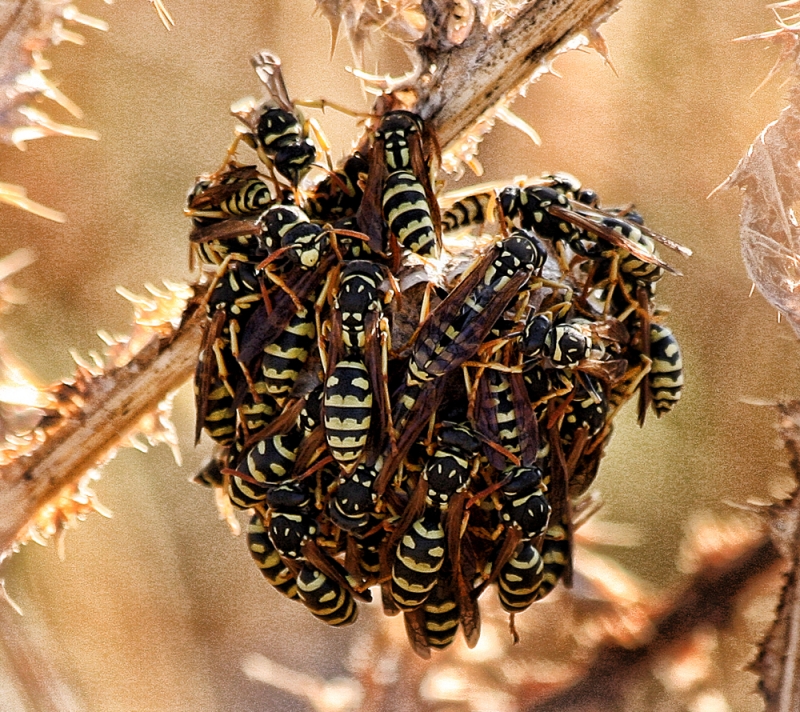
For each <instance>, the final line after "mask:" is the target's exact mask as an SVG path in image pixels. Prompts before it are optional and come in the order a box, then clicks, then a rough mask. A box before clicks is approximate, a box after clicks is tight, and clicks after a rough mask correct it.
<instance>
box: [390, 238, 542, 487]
mask: <svg viewBox="0 0 800 712" xmlns="http://www.w3.org/2000/svg"><path fill="white" fill-rule="evenodd" d="M534 239H535V238H534ZM543 264H544V262H543V259H542V253H541V252H540V251H539V249H538V247H537V246H536V245H535V244H534V242H533V241H532V240H531V239H529V236H528V235H527V234H525V233H521V232H520V233H514V234H512V235H511V236H510V237H508V238H507V239H505V240H504V241H502V242H500V243H499V244H497V245H495V246H494V247H493V248H492V249H491V250H489V251H488V252H487V253H486V255H485V256H484V257H483V259H481V260H480V261H479V262H478V263H477V264H476V265H475V266H474V268H473V269H472V270H470V271H469V272H468V273H467V274H466V275H464V277H463V278H462V280H461V282H460V283H459V284H458V286H456V287H455V289H453V290H452V291H451V292H450V294H449V295H448V296H447V298H445V299H444V300H443V301H442V302H441V303H440V304H439V305H438V306H437V307H436V309H434V310H433V311H432V312H431V313H430V314H429V315H428V318H427V319H426V320H425V322H424V323H423V324H422V326H421V327H420V329H419V331H418V333H417V337H416V339H415V340H414V344H413V346H412V348H411V353H410V355H409V361H408V366H407V368H406V374H405V379H404V383H403V384H402V385H401V387H400V388H399V389H398V391H397V392H396V393H395V396H394V400H395V405H394V408H393V410H392V422H393V427H394V428H396V429H397V432H398V433H399V437H398V440H397V445H396V447H395V446H394V444H393V443H392V448H391V450H392V452H391V454H389V453H387V458H386V463H387V464H385V465H384V467H383V470H382V472H381V475H380V477H379V480H378V483H377V490H378V493H379V494H380V493H382V492H383V490H384V489H385V487H386V483H387V482H388V479H389V477H390V476H391V473H392V471H393V469H394V467H396V466H397V464H398V463H399V462H400V461H402V458H403V457H404V456H405V454H406V452H407V451H408V449H409V448H410V447H411V445H412V444H413V443H414V442H416V440H417V436H418V435H419V433H420V431H421V429H422V428H423V427H425V424H426V422H427V420H428V418H429V417H430V415H431V413H432V412H433V411H434V410H435V409H436V407H437V405H438V401H439V399H440V398H441V395H442V389H441V386H442V385H443V384H444V383H445V377H446V376H447V375H448V374H450V373H452V372H453V371H454V370H455V369H457V368H458V367H460V366H461V365H462V364H463V363H464V362H465V361H466V360H467V359H469V358H470V357H472V356H473V355H474V354H475V352H476V351H477V350H478V348H479V347H480V345H481V343H482V342H483V340H484V339H485V338H486V336H487V335H488V333H489V332H490V331H491V329H492V327H493V325H494V323H495V322H496V321H497V319H498V317H499V316H500V315H501V314H502V313H503V312H504V311H505V309H506V307H507V306H508V305H509V303H510V302H511V300H512V299H513V298H514V297H515V296H517V294H518V293H519V290H521V289H522V287H523V286H524V285H525V284H526V283H527V282H528V280H529V279H530V277H531V275H532V274H533V272H534V271H535V270H538V269H541V267H542V266H543Z"/></svg>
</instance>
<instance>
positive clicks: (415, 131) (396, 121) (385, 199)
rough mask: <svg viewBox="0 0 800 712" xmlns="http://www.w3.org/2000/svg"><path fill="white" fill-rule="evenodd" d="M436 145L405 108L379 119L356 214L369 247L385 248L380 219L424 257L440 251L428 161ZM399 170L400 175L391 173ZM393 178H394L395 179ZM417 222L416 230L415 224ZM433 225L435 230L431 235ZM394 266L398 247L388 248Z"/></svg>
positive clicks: (397, 261)
mask: <svg viewBox="0 0 800 712" xmlns="http://www.w3.org/2000/svg"><path fill="white" fill-rule="evenodd" d="M438 150H439V149H438V145H437V144H436V140H435V137H434V136H433V134H432V132H430V131H428V129H427V127H426V126H425V123H424V122H423V121H422V119H421V118H420V117H419V116H417V115H416V114H413V113H411V112H409V111H389V112H387V113H386V114H384V115H383V116H382V117H381V118H380V123H379V125H378V128H377V129H376V131H375V136H374V141H373V144H372V147H371V149H370V153H369V159H368V160H369V171H368V178H367V183H366V186H365V190H364V198H363V199H362V201H361V207H360V208H359V211H358V214H357V218H358V224H359V225H360V227H361V230H362V231H363V232H365V233H366V234H367V235H369V237H370V247H371V248H372V249H373V251H375V252H384V251H385V250H384V245H383V242H384V217H386V219H387V220H388V221H389V222H390V224H391V227H392V229H391V234H392V235H393V236H394V237H395V238H396V239H397V240H399V241H400V244H401V245H402V244H403V240H404V239H406V240H407V242H408V244H407V245H405V246H406V247H407V248H408V249H413V246H416V247H417V249H418V250H420V254H422V255H423V256H436V255H438V254H439V252H440V249H441V219H440V215H439V204H438V202H437V201H436V196H435V194H434V192H433V188H432V187H431V168H430V166H431V160H432V158H433V157H434V155H436V156H438ZM395 174H398V175H395ZM393 176H394V177H393ZM418 222H419V223H420V225H419V229H422V230H423V232H418V227H417V226H416V223H418ZM431 228H432V230H433V232H432V234H431ZM390 251H391V252H392V254H393V255H394V261H395V265H399V264H400V250H399V247H398V246H397V245H393V246H392V249H391V250H390Z"/></svg>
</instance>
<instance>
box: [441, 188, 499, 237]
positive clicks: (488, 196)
mask: <svg viewBox="0 0 800 712" xmlns="http://www.w3.org/2000/svg"><path fill="white" fill-rule="evenodd" d="M494 199H495V194H494V192H486V193H475V194H473V195H467V196H465V197H463V198H460V199H459V200H456V201H455V202H454V203H452V204H451V205H450V207H448V208H447V210H445V211H444V212H442V227H443V229H444V231H445V232H455V231H456V230H460V229H462V228H466V227H470V226H472V225H482V224H483V223H485V222H486V221H487V220H488V213H489V208H490V206H491V205H492V204H493V202H494Z"/></svg>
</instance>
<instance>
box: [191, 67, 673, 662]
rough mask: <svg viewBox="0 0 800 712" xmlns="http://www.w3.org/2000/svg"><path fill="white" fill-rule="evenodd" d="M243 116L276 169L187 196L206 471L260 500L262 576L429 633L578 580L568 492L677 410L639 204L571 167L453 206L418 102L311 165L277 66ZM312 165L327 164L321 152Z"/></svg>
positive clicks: (249, 505) (255, 169) (238, 171)
mask: <svg viewBox="0 0 800 712" xmlns="http://www.w3.org/2000/svg"><path fill="white" fill-rule="evenodd" d="M254 64H255V66H256V70H257V72H258V74H259V77H260V78H261V79H262V81H264V83H265V84H266V85H267V87H268V89H269V91H270V98H269V99H268V100H266V101H264V102H263V103H261V104H260V105H258V106H255V107H253V108H252V109H251V110H250V111H249V112H248V113H246V114H243V115H241V116H240V117H241V118H243V121H245V124H246V130H244V131H242V132H241V133H240V136H239V138H240V140H244V141H245V142H246V143H247V144H248V145H250V146H251V147H252V148H254V149H255V150H256V152H257V154H258V156H259V158H260V160H261V162H262V163H263V165H262V166H242V165H239V164H237V163H235V162H234V161H232V160H231V158H230V156H231V155H232V151H231V152H229V156H228V159H227V160H226V162H225V164H224V165H223V167H222V168H221V169H220V170H219V171H217V173H215V174H212V175H209V176H204V177H202V178H201V179H199V180H198V182H197V183H196V185H195V186H194V188H193V189H192V191H191V192H190V195H189V203H188V210H187V212H188V214H189V215H190V216H191V217H192V220H193V223H194V227H193V230H192V234H191V241H192V243H193V245H194V247H195V252H196V254H197V256H198V257H199V260H200V261H201V262H202V264H203V267H204V269H205V271H206V273H207V275H208V278H209V279H208V282H209V283H208V289H207V292H206V295H205V309H206V313H207V316H208V325H207V329H206V335H205V340H204V344H203V348H202V351H201V353H200V358H199V362H198V366H197V375H196V384H195V385H196V397H197V436H198V438H199V436H200V433H201V431H202V430H205V431H206V432H207V433H208V435H210V436H211V438H213V439H214V440H215V441H216V442H217V443H218V451H217V455H216V458H215V459H214V461H213V462H211V463H209V465H208V466H207V467H206V468H205V469H204V470H203V471H202V472H201V473H200V475H198V478H197V479H198V481H202V482H205V483H206V484H211V485H214V486H216V487H218V488H219V489H220V490H222V491H224V493H225V497H226V498H227V500H229V502H230V503H231V504H232V505H233V506H234V507H237V508H240V509H242V510H248V511H251V512H252V519H251V520H250V525H249V529H248V534H247V539H248V545H249V548H250V552H251V554H252V556H253V558H254V559H255V561H256V563H257V565H258V566H259V568H260V569H261V571H262V573H263V574H264V577H265V578H266V579H267V580H268V581H269V582H270V583H271V584H272V585H273V586H274V587H275V588H277V589H278V591H280V592H281V593H283V594H284V595H286V596H287V597H289V598H291V599H294V600H297V601H299V602H302V603H303V604H304V605H305V606H307V607H308V608H309V610H310V611H311V612H312V613H313V614H314V615H315V616H317V617H318V618H320V619H321V620H323V621H324V622H326V623H328V624H330V625H335V626H341V625H347V624H350V623H352V622H353V621H355V619H356V617H357V613H358V608H357V601H359V600H361V601H368V600H371V592H370V588H372V587H375V586H380V593H381V597H382V602H383V606H384V609H385V611H386V612H387V613H389V614H394V613H397V612H399V611H402V612H403V613H404V616H405V620H406V627H407V630H408V633H409V637H410V640H411V642H412V644H413V646H414V648H415V649H416V650H417V651H418V652H420V653H421V654H426V653H427V651H428V649H429V648H431V647H433V648H444V647H446V646H447V645H449V644H450V643H451V642H452V641H453V639H454V638H455V635H456V632H457V630H458V628H459V626H460V627H461V628H462V630H463V633H464V635H465V637H466V640H467V642H468V643H469V644H470V645H473V644H475V643H476V642H477V639H478V636H479V631H480V616H479V608H478V598H479V596H480V595H481V594H482V593H483V591H484V590H485V589H486V588H488V587H495V588H496V590H497V593H498V596H499V599H500V603H501V605H502V606H503V607H504V608H505V609H506V610H507V611H509V612H510V613H511V614H512V615H513V614H515V613H517V612H520V611H522V610H524V609H526V608H527V607H528V606H530V605H531V604H532V603H533V602H535V601H537V600H539V599H541V598H543V597H544V596H546V595H547V594H548V593H549V592H550V591H551V590H552V589H553V587H554V586H555V585H556V583H557V582H558V581H559V580H560V579H562V578H564V579H565V580H566V581H567V582H569V579H570V576H571V533H572V527H573V517H572V503H574V502H576V501H578V499H579V498H580V497H581V496H582V495H583V494H584V493H585V492H586V490H587V488H588V487H589V485H590V484H591V482H592V480H593V479H594V477H595V474H596V472H597V468H598V465H599V461H600V457H601V454H602V451H603V447H604V445H605V443H606V442H607V440H608V437H609V435H610V433H611V428H612V420H613V417H614V415H615V414H616V413H617V411H618V410H619V408H620V406H621V405H622V404H623V403H624V402H625V401H627V400H628V399H630V398H631V397H632V396H633V395H634V393H636V392H637V391H638V392H639V393H640V415H641V417H642V418H643V417H644V412H645V411H646V409H647V408H648V407H650V405H652V407H653V408H654V409H655V411H656V413H657V414H658V415H661V414H663V413H665V412H667V411H669V410H670V409H671V408H672V406H673V405H674V403H675V402H676V401H677V400H678V398H679V397H680V394H681V388H682V383H683V381H682V368H681V356H680V351H679V348H678V345H677V342H676V340H675V337H674V336H673V335H672V333H671V332H670V330H669V329H667V328H666V327H665V326H663V325H662V324H661V323H659V321H658V315H657V312H656V310H655V307H654V302H653V300H654V294H655V285H656V282H657V281H658V280H659V279H660V278H661V277H662V275H663V274H664V271H665V270H669V269H670V268H669V267H668V265H666V263H664V262H663V261H662V260H661V259H660V258H659V257H658V255H657V253H656V246H655V243H656V241H657V240H661V242H664V243H666V244H668V245H670V246H672V247H675V248H676V249H683V248H680V246H677V245H675V244H674V243H671V242H670V241H669V240H667V239H666V238H663V237H662V236H659V235H657V234H655V233H653V232H651V231H650V230H648V229H647V228H645V226H644V224H643V220H642V218H641V216H640V215H639V214H638V213H636V212H634V211H633V210H632V209H627V210H626V209H601V208H600V205H599V201H598V198H597V196H596V195H595V194H594V193H593V192H592V191H590V190H587V189H585V188H583V187H581V185H580V184H579V183H578V182H577V181H576V180H575V179H573V178H572V177H570V176H567V175H565V174H556V175H550V176H544V177H543V178H541V179H539V180H534V181H530V182H528V183H526V184H523V185H513V186H508V187H505V188H503V189H502V190H499V191H497V190H495V189H486V190H483V191H481V190H478V191H477V192H474V193H473V194H470V195H467V196H462V197H461V198H460V199H457V200H455V201H451V202H450V203H449V204H448V205H445V207H446V209H441V208H440V205H439V202H438V200H437V198H436V196H435V192H434V190H433V187H432V181H431V172H432V168H433V167H434V166H435V164H436V159H437V155H436V142H435V138H434V137H433V136H432V135H431V132H430V131H429V129H428V127H427V126H426V124H425V123H424V122H423V121H422V119H420V117H418V116H417V115H415V114H413V113H410V112H408V111H404V110H396V111H388V112H386V113H385V114H384V115H382V116H381V117H379V118H377V119H374V122H375V125H374V127H373V128H372V130H371V135H370V139H369V141H368V142H365V143H364V144H363V147H362V149H363V150H361V151H360V152H356V153H354V154H353V155H351V156H349V157H347V158H346V159H345V160H344V161H343V162H342V164H341V166H340V167H339V168H337V169H336V170H330V171H326V172H325V174H324V177H323V178H322V179H321V180H318V181H317V182H313V181H309V180H308V178H307V177H306V176H307V174H308V173H309V172H310V171H311V170H312V168H314V166H316V165H317V164H316V163H315V160H316V155H317V150H316V148H315V146H314V143H313V142H312V141H311V139H310V138H309V135H308V129H307V124H305V123H304V122H303V120H302V118H301V116H300V114H299V111H298V110H297V108H296V107H295V106H294V105H293V104H292V102H291V101H290V100H289V98H288V96H287V95H286V90H285V87H284V86H283V81H282V78H281V76H280V64H279V60H278V59H277V58H276V57H274V55H271V54H269V53H262V54H260V55H258V56H257V57H256V58H255V59H254ZM316 170H318V169H316Z"/></svg>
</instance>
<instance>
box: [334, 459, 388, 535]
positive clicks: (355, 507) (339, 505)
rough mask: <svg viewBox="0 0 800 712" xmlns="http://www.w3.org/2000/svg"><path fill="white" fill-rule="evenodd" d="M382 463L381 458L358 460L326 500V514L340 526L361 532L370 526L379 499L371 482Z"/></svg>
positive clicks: (348, 530)
mask: <svg viewBox="0 0 800 712" xmlns="http://www.w3.org/2000/svg"><path fill="white" fill-rule="evenodd" d="M381 465H382V462H381V460H380V459H378V461H376V462H375V463H374V464H368V463H366V462H361V463H360V464H359V465H358V466H357V467H356V468H355V470H354V471H353V472H352V473H351V474H350V475H349V476H348V477H346V478H341V479H340V480H339V486H338V487H337V489H336V491H335V492H334V493H333V495H332V497H331V499H330V502H329V504H328V515H329V516H330V518H331V521H332V522H333V523H334V524H336V525H337V526H338V527H339V528H340V529H343V530H344V531H346V532H352V533H363V532H364V531H366V529H367V528H368V527H369V524H370V521H371V516H370V515H371V513H372V512H373V511H374V509H375V504H376V502H377V499H378V497H377V494H376V493H375V490H374V485H375V480H376V478H377V476H378V472H379V471H380V468H381Z"/></svg>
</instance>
